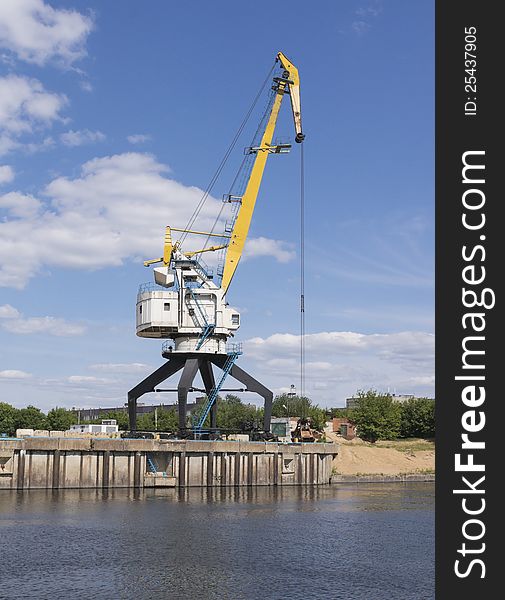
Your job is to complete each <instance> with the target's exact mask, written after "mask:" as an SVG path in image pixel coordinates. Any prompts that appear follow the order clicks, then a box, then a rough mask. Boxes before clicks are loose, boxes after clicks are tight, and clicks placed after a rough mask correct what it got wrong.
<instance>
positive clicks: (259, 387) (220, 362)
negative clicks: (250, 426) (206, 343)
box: [210, 355, 274, 431]
mask: <svg viewBox="0 0 505 600" xmlns="http://www.w3.org/2000/svg"><path fill="white" fill-rule="evenodd" d="M210 360H211V361H212V362H213V363H214V364H215V365H217V366H218V367H219V368H220V369H223V367H224V364H225V362H226V356H219V355H216V356H212V357H211V358H210ZM230 375H231V376H232V377H233V378H235V379H236V380H237V381H240V382H241V383H244V384H245V385H246V387H247V389H248V391H250V392H256V393H257V394H259V395H260V396H262V397H263V399H264V400H265V415H264V418H263V429H264V430H265V431H270V424H271V420H272V400H273V397H274V395H273V393H272V392H271V391H270V390H269V389H268V388H266V387H265V386H264V385H263V384H262V383H260V382H259V381H258V380H257V379H254V377H252V376H251V375H249V373H247V372H246V371H244V369H241V368H240V367H239V366H237V365H233V367H232V368H231V371H230Z"/></svg>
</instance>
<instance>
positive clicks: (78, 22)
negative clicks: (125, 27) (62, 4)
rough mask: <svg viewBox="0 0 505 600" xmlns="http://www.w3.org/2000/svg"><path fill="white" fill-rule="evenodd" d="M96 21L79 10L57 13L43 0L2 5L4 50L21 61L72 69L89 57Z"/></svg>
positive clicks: (0, 31)
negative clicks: (90, 38) (88, 44)
mask: <svg viewBox="0 0 505 600" xmlns="http://www.w3.org/2000/svg"><path fill="white" fill-rule="evenodd" d="M92 29H93V19H92V18H91V17H90V16H86V15H83V14H81V13H79V12H77V11H75V10H68V9H55V8H53V7H52V6H50V5H49V4H47V3H45V2H44V1H43V0H2V1H1V2H0V47H2V48H5V49H6V50H7V51H8V52H10V53H11V55H12V56H16V57H17V58H18V59H21V60H24V61H27V62H30V63H35V64H37V65H44V64H46V63H47V62H49V61H55V62H57V63H59V64H61V65H63V66H70V65H72V63H74V62H75V61H77V60H79V59H81V58H83V57H84V56H86V48H85V43H86V39H87V37H88V35H89V34H90V32H91V31H92Z"/></svg>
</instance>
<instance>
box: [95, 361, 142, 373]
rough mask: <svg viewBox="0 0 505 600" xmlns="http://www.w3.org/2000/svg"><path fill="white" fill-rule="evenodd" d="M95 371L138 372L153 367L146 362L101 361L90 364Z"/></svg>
mask: <svg viewBox="0 0 505 600" xmlns="http://www.w3.org/2000/svg"><path fill="white" fill-rule="evenodd" d="M89 368H90V369H92V370H94V371H105V372H107V373H138V372H143V371H147V370H148V369H150V368H151V367H150V366H149V365H146V364H144V363H99V364H96V365H90V366H89Z"/></svg>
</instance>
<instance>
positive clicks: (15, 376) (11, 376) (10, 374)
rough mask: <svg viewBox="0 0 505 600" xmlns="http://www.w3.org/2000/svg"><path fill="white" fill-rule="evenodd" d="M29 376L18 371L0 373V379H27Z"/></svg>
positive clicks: (9, 370)
mask: <svg viewBox="0 0 505 600" xmlns="http://www.w3.org/2000/svg"><path fill="white" fill-rule="evenodd" d="M31 376H32V374H31V373H27V372H26V371H18V370H17V369H7V370H5V371H0V377H1V378H2V379H29V378H30V377H31Z"/></svg>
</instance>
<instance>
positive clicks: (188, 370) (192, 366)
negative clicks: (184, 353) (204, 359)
mask: <svg viewBox="0 0 505 600" xmlns="http://www.w3.org/2000/svg"><path fill="white" fill-rule="evenodd" d="M198 362H199V361H198V359H197V358H188V359H187V360H186V363H185V365H184V369H183V371H182V375H181V379H180V381H179V385H178V386H177V401H178V403H179V429H186V405H187V400H188V391H189V388H190V387H191V386H192V385H193V379H194V378H195V375H196V372H197V371H198Z"/></svg>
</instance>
